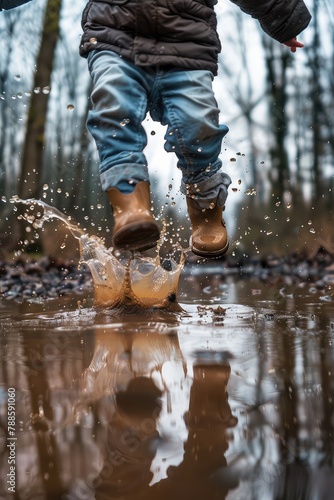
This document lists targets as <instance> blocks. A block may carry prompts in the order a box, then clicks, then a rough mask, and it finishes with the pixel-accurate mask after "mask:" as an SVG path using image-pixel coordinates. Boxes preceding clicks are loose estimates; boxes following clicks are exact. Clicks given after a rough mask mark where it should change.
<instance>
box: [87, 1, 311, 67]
mask: <svg viewBox="0 0 334 500" xmlns="http://www.w3.org/2000/svg"><path fill="white" fill-rule="evenodd" d="M231 1H232V2H233V3H235V4H237V5H238V6H239V7H240V8H241V9H242V10H243V11H244V12H246V13H248V14H250V15H252V16H253V17H255V18H256V19H258V20H259V21H260V23H261V26H262V28H263V30H264V31H265V32H267V33H268V34H269V35H270V36H271V37H273V38H275V39H276V40H278V41H279V42H285V41H287V40H290V39H291V38H294V37H296V36H297V35H299V33H300V32H301V31H303V29H305V28H306V26H307V25H308V23H309V22H310V19H311V16H310V14H309V12H308V10H307V8H306V6H305V4H304V2H303V0H231ZM216 3H217V0H90V1H89V2H88V4H87V5H86V7H85V9H84V12H83V16H82V27H83V31H84V33H83V36H82V40H81V45H80V54H81V55H82V56H83V57H87V55H88V53H89V52H90V51H91V50H105V49H107V50H112V51H114V52H116V53H117V54H120V55H121V56H122V57H124V58H126V59H128V60H130V61H132V62H134V63H135V64H137V65H140V66H155V65H158V64H159V65H161V66H166V65H167V66H174V67H182V68H184V69H206V70H209V71H212V73H213V74H216V73H217V58H218V54H219V52H220V50H221V46H220V41H219V37H218V34H217V30H216V26H217V19H216V14H215V12H214V5H215V4H216Z"/></svg>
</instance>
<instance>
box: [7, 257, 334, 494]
mask: <svg viewBox="0 0 334 500" xmlns="http://www.w3.org/2000/svg"><path fill="white" fill-rule="evenodd" d="M332 299H333V297H332V296H331V295H328V294H327V295H323V293H321V292H320V291H317V290H316V289H315V288H314V287H310V286H309V285H307V284H301V285H299V286H297V285H294V286H291V287H290V288H288V287H283V288H282V285H270V284H268V283H262V282H260V281H257V280H255V279H248V280H240V279H235V278H231V277H228V278H222V277H221V276H220V274H219V268H213V269H211V270H210V269H208V268H207V269H206V271H205V274H203V272H201V269H200V268H196V266H194V267H193V268H188V269H184V270H183V272H182V274H181V279H180V284H179V295H178V300H179V304H180V306H181V308H182V310H181V311H180V312H173V311H172V312H168V311H163V310H162V311H161V310H155V311H152V310H146V311H142V312H140V311H138V310H133V311H132V312H131V313H130V312H128V313H126V312H125V311H118V312H117V311H115V310H112V309H111V310H110V309H109V310H108V309H103V308H102V309H96V308H94V307H93V303H92V297H91V296H89V295H87V297H86V301H84V300H82V301H81V306H80V307H78V305H77V300H76V299H75V298H72V299H71V297H69V298H63V299H59V300H52V301H39V302H33V301H32V302H24V303H22V304H14V303H12V302H6V301H1V302H0V328H1V337H0V338H1V372H0V373H1V375H0V376H1V381H0V382H1V385H0V390H1V441H0V442H1V457H0V459H1V490H0V498H1V499H7V498H8V499H10V498H17V499H33V500H39V499H40V500H42V499H61V500H70V499H78V500H81V499H82V500H84V499H90V500H91V499H97V500H98V499H124V500H127V499H129V500H130V499H154V500H155V499H157V500H165V499H168V500H169V499H171V500H174V499H176V500H178V499H180V500H181V499H182V500H183V499H184V500H193V499H194V500H203V499H208V500H209V499H210V500H211V499H212V500H215V499H225V498H226V499H229V500H232V499H233V500H247V499H259V500H260V499H261V500H263V499H268V500H269V499H312V500H315V499H330V498H333V491H334V475H333V425H334V420H333V419H334V412H333V395H334V379H333V371H334V351H333V342H334V302H333V300H332ZM14 491H15V493H14Z"/></svg>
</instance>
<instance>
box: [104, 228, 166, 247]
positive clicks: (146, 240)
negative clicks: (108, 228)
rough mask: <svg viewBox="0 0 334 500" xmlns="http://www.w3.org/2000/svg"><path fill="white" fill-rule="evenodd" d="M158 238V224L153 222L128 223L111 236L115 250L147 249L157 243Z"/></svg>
mask: <svg viewBox="0 0 334 500" xmlns="http://www.w3.org/2000/svg"><path fill="white" fill-rule="evenodd" d="M159 238H160V231H159V228H158V226H157V225H156V224H155V223H154V222H153V223H152V222H142V223H138V222H136V223H133V224H128V225H127V226H125V227H123V228H122V229H120V230H119V231H118V232H117V233H115V234H114V237H113V246H114V248H116V249H117V250H138V251H143V250H148V249H149V248H153V247H155V246H156V245H157V241H158V240H159Z"/></svg>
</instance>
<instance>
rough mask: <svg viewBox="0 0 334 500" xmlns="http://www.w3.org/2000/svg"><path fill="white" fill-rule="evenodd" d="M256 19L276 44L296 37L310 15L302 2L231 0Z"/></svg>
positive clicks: (299, 0)
mask: <svg viewBox="0 0 334 500" xmlns="http://www.w3.org/2000/svg"><path fill="white" fill-rule="evenodd" d="M231 2H233V3H235V4H236V5H238V6H239V7H240V9H241V10H242V11H244V12H246V14H250V15H251V16H252V17H254V18H255V19H257V20H258V21H259V22H260V24H261V27H262V29H263V31H265V32H266V33H267V34H268V35H270V36H271V37H272V38H274V39H275V40H277V41H278V42H281V43H283V42H287V41H288V40H291V38H295V37H297V36H298V35H299V34H300V33H301V32H302V31H303V30H304V29H305V28H306V27H307V26H308V24H309V22H310V20H311V14H310V12H309V11H308V9H307V7H306V5H305V3H304V1H303V0H231Z"/></svg>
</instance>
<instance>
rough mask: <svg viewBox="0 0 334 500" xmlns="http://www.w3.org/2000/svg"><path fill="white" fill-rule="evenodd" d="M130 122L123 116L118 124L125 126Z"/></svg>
mask: <svg viewBox="0 0 334 500" xmlns="http://www.w3.org/2000/svg"><path fill="white" fill-rule="evenodd" d="M129 123H130V118H125V119H124V120H122V121H121V122H120V126H121V127H125V126H126V125H128V124H129Z"/></svg>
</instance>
